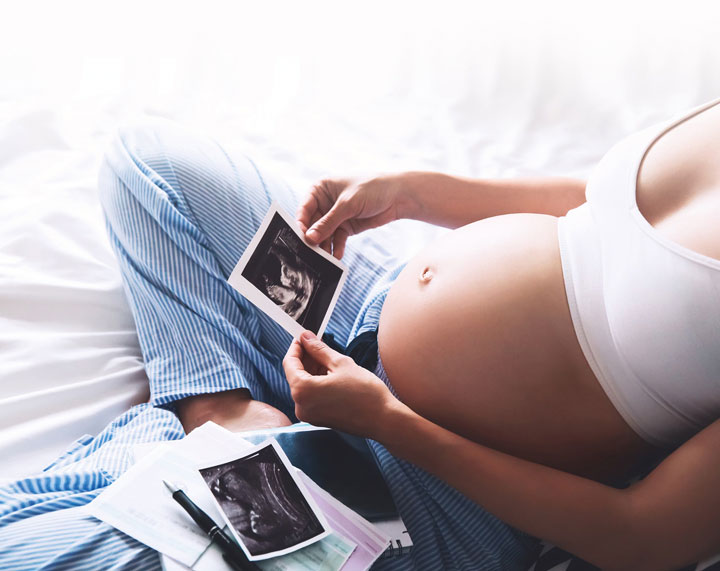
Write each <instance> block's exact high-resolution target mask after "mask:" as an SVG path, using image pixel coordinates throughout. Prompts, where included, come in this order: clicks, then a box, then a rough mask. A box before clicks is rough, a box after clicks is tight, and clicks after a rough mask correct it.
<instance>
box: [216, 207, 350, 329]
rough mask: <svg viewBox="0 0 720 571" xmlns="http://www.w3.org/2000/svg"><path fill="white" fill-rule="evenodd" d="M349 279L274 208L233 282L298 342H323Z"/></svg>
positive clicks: (233, 274)
mask: <svg viewBox="0 0 720 571" xmlns="http://www.w3.org/2000/svg"><path fill="white" fill-rule="evenodd" d="M345 274H346V268H345V266H344V265H343V264H342V263H341V262H340V261H338V260H337V259H336V258H334V257H333V256H332V255H330V254H328V253H327V252H325V251H324V250H323V249H322V248H319V247H317V246H311V245H310V244H308V243H307V242H305V240H304V238H303V235H302V233H301V232H300V230H299V228H298V227H297V226H296V224H295V221H294V220H293V219H292V218H291V217H290V216H288V215H287V214H286V213H285V212H283V211H282V210H281V209H280V208H279V207H278V205H277V204H276V203H273V204H272V205H271V207H270V211H269V212H268V214H267V215H266V216H265V219H264V220H263V222H262V224H261V225H260V228H259V229H258V231H257V233H256V234H255V236H254V237H253V239H252V240H251V242H250V244H249V245H248V247H247V249H246V250H245V252H244V253H243V256H242V257H241V258H240V261H238V263H237V265H236V266H235V269H234V270H233V272H232V274H231V275H230V278H229V279H228V282H229V283H230V285H231V286H233V287H234V288H235V289H236V290H237V291H238V292H240V293H241V294H242V295H243V296H244V297H246V298H247V299H248V300H249V301H250V302H252V303H253V304H254V305H256V306H257V307H258V308H259V309H261V310H262V311H263V312H265V313H266V314H267V315H269V316H270V317H271V318H272V319H273V320H275V321H276V322H277V323H278V324H279V325H281V326H282V327H283V328H284V329H285V330H287V331H288V332H289V333H290V334H292V335H293V336H295V337H297V336H298V335H300V333H302V331H303V330H305V329H309V330H310V331H312V332H313V333H315V334H316V335H318V336H321V335H322V333H323V331H324V330H325V327H326V325H327V322H328V321H329V319H330V315H331V313H332V310H333V308H334V307H335V304H336V303H337V298H338V296H339V295H340V290H341V289H342V286H343V283H344V281H345Z"/></svg>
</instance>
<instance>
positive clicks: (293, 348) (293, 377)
mask: <svg viewBox="0 0 720 571" xmlns="http://www.w3.org/2000/svg"><path fill="white" fill-rule="evenodd" d="M303 355H304V351H303V347H302V344H301V343H300V341H298V340H297V339H293V340H292V343H291V344H290V348H289V349H288V351H287V353H286V354H285V358H284V359H283V362H282V365H283V369H284V370H285V376H286V377H287V380H288V382H289V383H290V384H292V383H293V382H295V381H297V380H298V379H307V378H310V377H311V376H312V375H311V374H310V373H309V372H308V371H306V370H305V366H304V365H303V362H302V359H303Z"/></svg>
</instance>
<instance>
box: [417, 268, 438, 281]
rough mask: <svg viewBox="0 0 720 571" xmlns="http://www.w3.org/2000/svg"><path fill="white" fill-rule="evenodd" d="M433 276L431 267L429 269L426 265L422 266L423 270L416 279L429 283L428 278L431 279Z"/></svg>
mask: <svg viewBox="0 0 720 571" xmlns="http://www.w3.org/2000/svg"><path fill="white" fill-rule="evenodd" d="M434 277H435V274H434V273H433V271H432V269H430V268H429V267H428V266H425V268H423V271H422V272H420V277H419V278H418V281H419V282H420V283H425V284H426V283H430V280H432V279H433V278H434Z"/></svg>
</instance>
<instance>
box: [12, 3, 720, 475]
mask: <svg viewBox="0 0 720 571" xmlns="http://www.w3.org/2000/svg"><path fill="white" fill-rule="evenodd" d="M717 4H718V3H717V2H716V1H715V0H690V1H684V2H682V3H681V2H658V1H654V2H650V1H642V2H639V1H634V0H625V1H624V2H617V1H613V0H604V1H602V2H600V1H592V2H590V1H587V2H585V1H580V0H576V1H573V2H570V1H560V0H545V1H531V0H527V1H512V0H510V1H504V0H496V1H493V2H489V1H476V2H469V1H468V2H456V1H437V2H433V3H430V2H421V1H415V2H390V1H385V2H377V1H373V0H370V1H363V2H340V1H336V2H316V1H305V2H299V1H298V2H273V1H269V2H260V1H258V0H255V1H230V0H226V1H218V0H204V1H199V0H198V1H196V2H182V1H180V0H175V1H153V0H145V1H142V2H138V1H136V0H125V1H118V2H106V1H101V0H92V1H90V0H87V1H77V0H63V1H62V2H50V1H47V2H38V1H33V0H22V1H21V0H0V213H1V214H2V219H1V223H0V457H2V458H3V462H2V463H1V464H0V478H1V477H4V476H8V477H9V476H15V475H19V474H23V473H27V472H28V471H32V470H34V469H39V468H41V467H42V466H44V465H45V464H46V463H47V462H49V461H50V460H51V459H53V458H54V457H55V456H56V455H57V454H59V453H60V452H61V451H62V450H64V449H65V448H66V447H67V445H68V443H69V442H70V441H72V440H73V439H75V438H78V437H80V436H81V435H82V434H85V433H88V434H95V433H97V432H98V431H99V430H101V429H102V428H103V427H104V426H105V425H106V424H107V423H108V422H109V421H110V420H112V419H113V418H114V417H115V416H117V415H119V414H121V413H122V412H123V411H125V410H126V409H127V408H128V407H129V406H130V405H132V404H133V403H137V402H142V401H143V400H144V399H146V398H147V390H148V382H147V378H146V377H145V373H144V368H143V361H142V355H141V352H140V348H139V346H138V342H137V338H136V334H135V328H134V324H133V321H132V316H131V314H130V312H129V309H128V306H127V303H126V301H125V297H124V294H123V290H122V285H121V281H120V275H119V272H118V270H117V266H116V263H115V259H114V256H113V254H112V252H111V251H110V248H109V244H108V242H107V238H106V236H105V229H104V227H103V219H102V213H101V210H100V207H99V204H98V201H97V197H96V180H97V172H98V169H99V165H100V161H101V158H102V153H103V150H104V148H105V147H106V145H107V142H108V139H109V137H110V136H111V135H112V133H113V132H114V130H115V129H116V128H117V127H118V126H119V125H121V124H124V123H127V122H129V121H132V120H136V119H137V118H138V117H142V116H144V115H159V116H164V117H168V118H171V119H174V120H176V121H179V122H181V123H183V124H185V125H187V126H189V127H190V128H193V129H195V130H197V131H201V132H205V133H208V134H210V135H212V136H214V137H216V138H217V139H219V140H220V141H221V142H223V144H225V145H226V146H238V147H241V148H242V149H243V150H245V151H246V152H248V153H250V154H251V155H252V156H253V158H255V160H256V161H257V162H259V163H260V165H261V166H264V167H265V168H270V169H273V170H276V171H277V172H278V173H279V174H281V175H283V176H285V177H286V178H287V179H288V180H289V182H290V183H291V184H292V185H293V187H294V188H295V189H296V191H297V192H298V194H300V193H302V192H303V191H304V190H305V189H306V187H307V186H308V185H309V184H310V183H312V182H313V180H314V179H316V178H318V177H320V176H323V175H333V174H339V175H347V174H356V173H357V174H359V173H372V172H374V171H393V170H401V169H429V170H440V171H444V172H450V173H454V174H459V175H468V176H477V177H491V176H501V177H510V176H518V175H531V174H552V175H570V176H580V177H586V176H587V175H588V174H589V173H590V170H591V169H592V167H593V166H594V165H595V164H596V163H597V161H598V160H599V159H600V158H601V157H602V155H603V154H604V153H605V152H606V151H607V150H608V148H609V147H610V146H611V145H612V144H613V143H615V142H616V141H618V140H619V139H620V138H622V137H623V136H625V135H627V134H628V133H630V132H632V131H634V130H636V129H639V128H641V127H645V126H647V125H649V124H651V123H654V122H656V121H660V120H667V119H670V118H671V117H672V116H674V115H676V114H678V113H682V112H684V111H686V110H687V109H688V108H690V107H692V106H695V105H698V104H700V103H703V102H705V101H708V100H710V99H713V98H716V97H718V96H720V73H719V72H720V42H719V41H718V29H720V17H719V16H720V8H718V7H716V6H717ZM398 224H399V226H398ZM398 224H394V225H391V227H393V228H394V229H397V228H401V229H402V232H397V233H395V234H389V235H388V238H387V240H388V241H387V243H388V244H390V245H391V247H392V248H394V249H397V250H402V249H403V248H404V249H406V250H405V251H406V252H407V253H412V252H413V251H414V250H416V249H418V248H419V247H421V246H422V244H423V243H424V242H425V241H426V240H427V239H429V238H430V237H431V236H432V234H433V232H435V231H436V230H433V229H431V228H430V227H429V226H425V225H422V224H419V223H410V222H401V223H398ZM382 231H384V229H383V230H382ZM393 231H395V230H393ZM353 239H355V238H353Z"/></svg>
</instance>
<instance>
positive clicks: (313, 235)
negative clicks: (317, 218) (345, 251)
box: [306, 228, 320, 240]
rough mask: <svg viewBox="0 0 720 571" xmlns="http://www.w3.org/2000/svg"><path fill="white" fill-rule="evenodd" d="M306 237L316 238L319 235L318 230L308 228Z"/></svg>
mask: <svg viewBox="0 0 720 571" xmlns="http://www.w3.org/2000/svg"><path fill="white" fill-rule="evenodd" d="M306 237H308V238H311V239H312V240H317V239H318V238H319V237H320V232H318V231H317V230H315V228H310V230H308V231H307V234H306Z"/></svg>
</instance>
